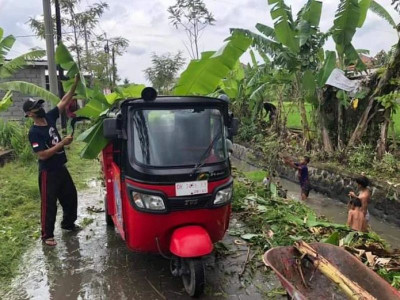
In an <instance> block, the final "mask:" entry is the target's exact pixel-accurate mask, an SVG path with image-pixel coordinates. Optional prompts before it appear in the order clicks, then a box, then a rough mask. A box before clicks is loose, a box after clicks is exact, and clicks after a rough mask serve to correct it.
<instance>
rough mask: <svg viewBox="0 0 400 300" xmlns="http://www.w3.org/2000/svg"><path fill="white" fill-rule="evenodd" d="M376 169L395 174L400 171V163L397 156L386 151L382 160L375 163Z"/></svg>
mask: <svg viewBox="0 0 400 300" xmlns="http://www.w3.org/2000/svg"><path fill="white" fill-rule="evenodd" d="M375 167H376V170H377V171H379V172H382V173H386V174H388V175H395V174H396V173H397V172H398V171H399V165H398V162H397V159H396V157H395V156H394V155H393V154H391V153H389V152H386V153H385V155H384V156H383V158H382V160H380V161H377V162H376V164H375Z"/></svg>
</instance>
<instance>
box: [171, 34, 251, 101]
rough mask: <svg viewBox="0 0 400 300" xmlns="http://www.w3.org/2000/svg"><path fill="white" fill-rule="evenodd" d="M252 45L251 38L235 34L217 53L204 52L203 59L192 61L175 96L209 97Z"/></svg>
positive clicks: (174, 92) (175, 91) (177, 86)
mask: <svg viewBox="0 0 400 300" xmlns="http://www.w3.org/2000/svg"><path fill="white" fill-rule="evenodd" d="M250 44H251V39H250V38H248V37H246V36H243V35H239V34H233V35H232V36H231V37H230V38H229V39H228V42H227V43H226V44H225V45H224V46H223V47H222V48H220V49H219V50H218V51H217V52H203V53H202V57H201V59H199V60H192V61H191V62H190V64H189V66H188V67H187V69H186V70H185V71H184V72H183V73H182V75H181V77H180V78H179V81H178V83H177V85H176V87H175V89H174V91H173V94H174V95H195V94H200V95H207V94H210V93H212V92H214V91H215V89H216V88H217V87H218V85H219V84H220V83H221V81H222V79H224V78H225V77H226V75H227V74H228V73H229V71H231V70H232V69H233V68H234V67H235V65H236V63H237V61H238V60H239V58H240V57H241V56H242V54H243V53H244V52H245V51H246V50H247V49H248V48H249V46H250Z"/></svg>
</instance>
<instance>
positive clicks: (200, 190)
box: [175, 180, 208, 197]
mask: <svg viewBox="0 0 400 300" xmlns="http://www.w3.org/2000/svg"><path fill="white" fill-rule="evenodd" d="M175 192H176V195H177V196H178V197H179V196H190V195H198V194H207V193H208V182H207V180H200V181H188V182H177V183H175Z"/></svg>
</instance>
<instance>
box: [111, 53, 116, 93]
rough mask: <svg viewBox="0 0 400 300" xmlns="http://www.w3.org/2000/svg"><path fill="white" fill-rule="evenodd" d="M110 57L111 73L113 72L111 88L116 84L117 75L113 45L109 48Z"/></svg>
mask: <svg viewBox="0 0 400 300" xmlns="http://www.w3.org/2000/svg"><path fill="white" fill-rule="evenodd" d="M111 59H112V74H113V89H115V86H116V78H115V77H116V76H117V69H116V68H115V47H114V46H113V47H112V50H111Z"/></svg>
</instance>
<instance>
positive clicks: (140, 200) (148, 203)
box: [132, 191, 165, 210]
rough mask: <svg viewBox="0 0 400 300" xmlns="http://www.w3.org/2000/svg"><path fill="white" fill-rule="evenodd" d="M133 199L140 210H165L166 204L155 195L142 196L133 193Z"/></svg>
mask: <svg viewBox="0 0 400 300" xmlns="http://www.w3.org/2000/svg"><path fill="white" fill-rule="evenodd" d="M132 198H133V201H134V202H135V205H136V206H137V207H139V208H145V209H149V210H165V204H164V201H163V199H162V198H161V197H159V196H155V195H148V194H142V193H138V192H135V191H133V192H132Z"/></svg>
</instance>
